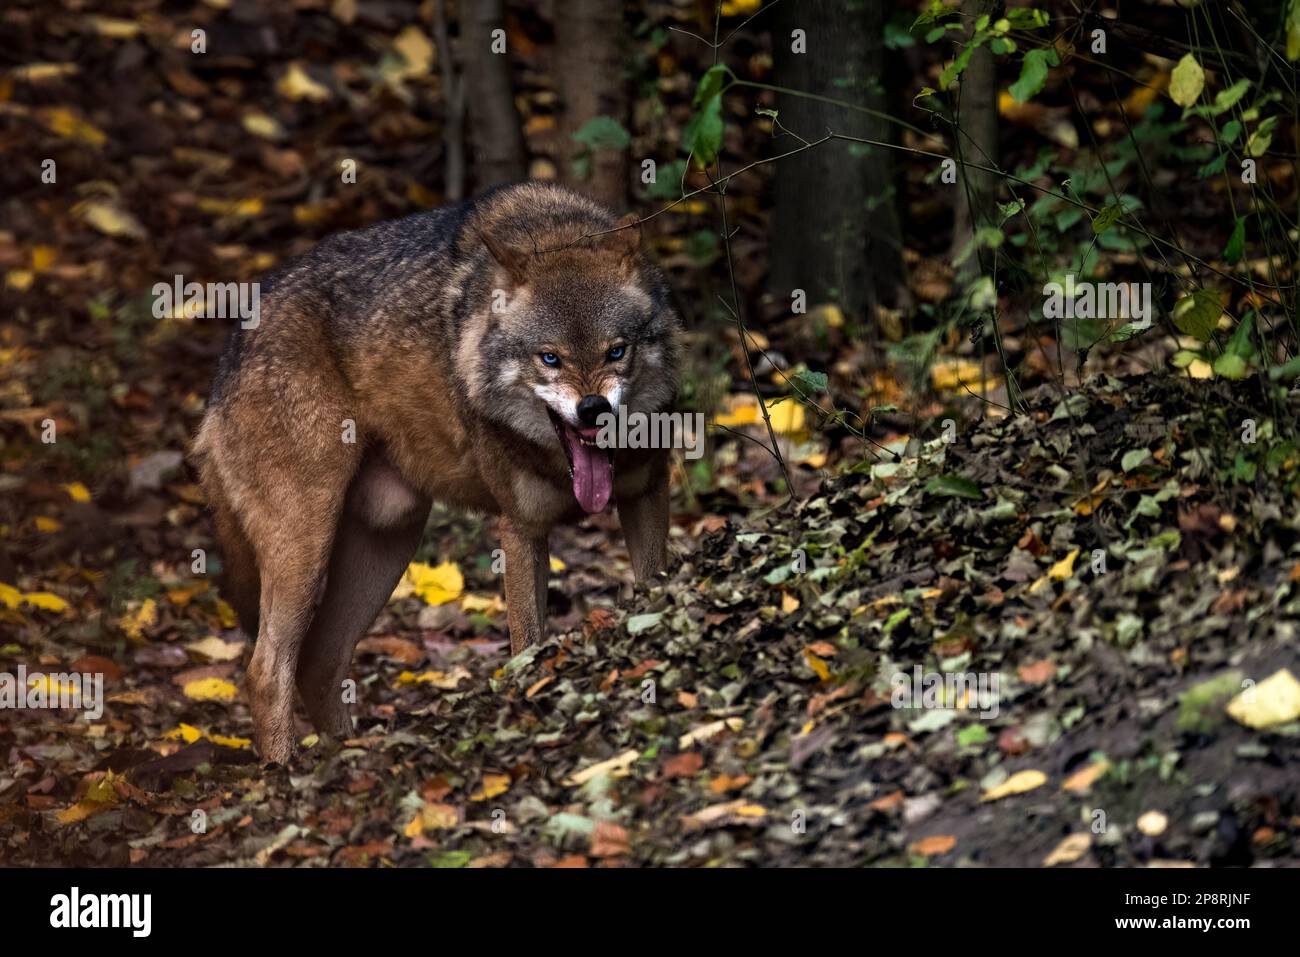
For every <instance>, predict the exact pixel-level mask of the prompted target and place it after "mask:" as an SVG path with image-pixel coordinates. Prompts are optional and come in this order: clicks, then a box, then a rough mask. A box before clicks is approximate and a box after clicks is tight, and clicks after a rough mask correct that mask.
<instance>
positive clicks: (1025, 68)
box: [1011, 49, 1061, 103]
mask: <svg viewBox="0 0 1300 957" xmlns="http://www.w3.org/2000/svg"><path fill="white" fill-rule="evenodd" d="M1060 62H1061V61H1060V58H1059V57H1057V55H1056V51H1055V50H1050V49H1047V50H1030V51H1029V52H1028V53H1026V54H1025V59H1024V61H1023V62H1022V63H1021V64H1020V79H1018V80H1016V82H1015V83H1012V84H1011V96H1012V98H1013V99H1014V100H1015V101H1016V102H1017V103H1028V102H1029V101H1030V100H1031V99H1033V97H1034V96H1035V95H1037V94H1038V93H1039V92H1040V91H1041V90H1042V89H1043V85H1044V84H1045V83H1046V82H1047V68H1048V67H1049V66H1059V65H1060Z"/></svg>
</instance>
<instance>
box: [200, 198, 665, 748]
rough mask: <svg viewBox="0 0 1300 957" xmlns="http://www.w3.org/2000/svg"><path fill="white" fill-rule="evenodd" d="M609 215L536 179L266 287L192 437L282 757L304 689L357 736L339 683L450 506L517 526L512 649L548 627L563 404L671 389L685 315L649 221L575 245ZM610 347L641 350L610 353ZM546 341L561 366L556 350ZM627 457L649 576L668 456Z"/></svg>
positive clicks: (328, 253) (563, 497)
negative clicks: (549, 355)
mask: <svg viewBox="0 0 1300 957" xmlns="http://www.w3.org/2000/svg"><path fill="white" fill-rule="evenodd" d="M615 226H616V224H615V223H614V222H613V218H612V216H610V215H609V214H608V213H607V212H605V211H604V210H601V209H600V208H599V207H596V206H595V205H594V204H591V203H590V202H589V201H587V200H585V199H582V198H581V197H578V196H577V195H576V194H572V193H568V192H566V191H563V190H560V189H558V188H556V187H551V186H545V185H537V184H522V185H520V186H515V187H508V188H505V189H502V190H498V191H496V192H495V193H493V194H489V195H488V196H486V197H484V198H482V199H480V200H478V201H475V202H471V203H469V204H465V205H463V206H462V207H456V208H452V209H450V210H445V211H437V212H436V213H434V214H425V217H424V218H421V217H413V218H411V219H408V220H402V221H399V222H397V223H389V224H382V225H381V226H379V227H374V228H373V229H372V230H366V231H363V232H361V233H354V234H344V235H343V236H342V237H337V238H336V239H334V240H331V241H327V242H326V243H324V244H322V246H321V247H318V250H317V251H316V252H314V253H313V254H311V255H309V256H308V257H306V258H305V259H304V260H302V261H300V262H299V263H296V264H294V265H291V266H290V267H289V268H288V269H287V270H286V271H285V272H284V273H283V274H281V275H280V276H278V277H276V278H275V279H274V280H273V281H272V282H271V283H270V284H269V285H270V287H271V288H270V291H269V292H268V293H266V294H265V295H264V297H263V302H262V311H261V320H260V325H259V326H258V327H257V328H256V329H253V330H249V331H247V332H242V333H240V334H239V335H238V336H237V338H236V341H234V342H232V345H231V347H230V349H229V351H228V354H227V356H226V358H225V360H224V362H223V367H222V370H221V372H220V374H219V377H218V382H217V386H216V388H215V389H214V395H213V400H212V402H211V404H210V406H209V410H208V413H207V415H206V417H205V419H204V422H203V424H202V426H201V428H200V431H199V434H198V437H197V439H196V441H195V445H194V455H195V459H196V462H197V464H198V466H199V469H200V474H201V478H202V482H203V486H204V488H205V489H206V490H207V493H208V496H209V501H210V502H211V505H212V509H213V512H214V516H215V523H216V529H217V534H218V537H219V538H220V541H221V545H222V549H223V553H224V563H225V569H226V572H225V580H224V582H223V592H224V594H225V595H226V596H227V598H228V600H229V601H230V602H231V604H232V605H233V606H234V608H235V609H236V611H237V613H238V614H239V617H240V620H241V622H242V624H243V625H244V627H245V628H246V629H247V630H249V631H250V633H255V634H256V635H257V643H256V646H255V650H254V654H253V658H252V662H251V663H250V666H249V669H248V676H247V685H248V693H249V700H250V703H251V705H252V709H253V716H254V721H255V725H256V736H257V743H258V748H259V750H260V752H261V754H262V755H263V757H264V758H266V759H268V760H274V761H281V762H283V761H286V760H287V759H288V758H289V757H290V755H291V754H292V752H293V749H294V741H295V734H294V725H293V713H292V708H293V695H294V691H295V689H296V690H297V691H298V692H299V693H300V694H301V696H302V699H303V702H304V704H305V706H306V708H307V712H308V715H309V717H310V718H311V720H312V722H313V723H314V724H315V726H316V727H317V729H318V730H320V731H323V732H328V733H332V734H336V735H347V734H350V733H351V731H352V722H351V716H350V714H349V711H348V708H347V705H346V704H344V703H343V700H342V691H341V683H342V681H343V679H344V678H345V677H346V675H347V671H348V666H349V663H350V661H351V658H352V653H353V649H354V646H355V644H356V641H357V640H358V639H359V638H361V637H362V635H364V633H365V631H366V630H367V629H368V628H369V626H370V624H371V622H372V621H373V619H374V617H375V616H376V615H377V614H378V612H379V611H380V610H381V609H382V607H383V605H384V603H385V602H386V601H387V599H388V597H389V595H390V594H391V593H392V590H393V588H394V587H395V585H396V584H397V582H398V580H399V578H400V576H401V574H402V572H403V571H404V569H405V568H406V566H407V564H408V562H409V561H410V558H411V556H412V554H413V552H414V551H415V549H416V547H417V546H418V543H419V538H420V532H421V530H422V528H423V525H424V521H425V519H426V517H427V515H428V512H429V506H430V503H431V502H432V501H435V500H436V501H440V502H444V503H447V504H450V505H454V506H458V507H461V508H464V509H470V510H474V511H478V512H483V513H487V514H493V515H499V516H501V522H500V531H501V541H502V546H503V550H504V552H505V556H506V566H505V577H506V581H505V591H506V600H507V617H508V623H509V627H510V637H511V650H512V652H514V653H518V652H519V651H521V650H523V649H524V648H525V647H527V646H528V645H530V644H532V643H534V642H537V641H539V640H541V638H542V635H543V631H544V625H545V615H546V595H545V589H546V576H547V569H548V561H549V559H548V551H547V542H546V539H547V535H548V533H549V531H550V529H551V528H552V527H553V526H554V525H555V524H557V523H559V522H563V521H569V520H572V519H574V518H577V517H579V516H580V515H581V514H582V511H581V509H580V508H579V507H578V504H577V502H576V501H575V499H574V491H573V489H572V488H571V487H570V479H569V476H568V468H569V466H568V463H567V461H566V457H565V451H564V449H563V447H562V445H561V443H560V441H559V440H558V439H557V438H556V436H555V435H554V434H553V433H552V432H550V429H549V426H547V427H546V428H543V424H544V423H546V422H547V413H546V408H547V406H548V405H550V406H551V407H558V408H560V409H561V410H564V409H568V408H569V405H570V404H571V403H573V402H576V401H577V400H578V399H580V398H581V397H582V396H584V395H590V394H593V393H597V392H599V393H600V394H602V395H604V394H607V393H608V392H611V391H612V390H615V389H616V388H617V390H619V391H618V393H617V394H618V395H620V396H621V397H622V399H621V400H622V401H623V402H624V403H625V404H626V405H628V407H629V408H636V409H639V410H642V411H657V410H659V409H662V408H664V407H666V406H667V405H668V403H670V402H671V399H672V392H673V382H674V381H675V359H676V349H677V345H676V328H677V324H676V319H675V317H674V316H673V315H672V313H671V310H670V309H669V307H668V306H667V304H666V298H665V287H664V285H663V282H662V278H661V277H660V276H659V275H658V273H657V271H656V270H654V268H653V267H652V266H651V265H650V264H649V263H648V262H647V261H646V260H645V259H644V257H643V256H642V255H641V254H640V250H639V248H638V243H637V239H638V234H637V231H636V229H635V228H631V229H621V230H618V231H615V232H609V233H607V235H605V236H598V237H595V238H594V239H582V238H581V237H583V236H584V235H585V234H588V233H592V232H601V231H603V230H609V229H614V228H615ZM498 291H500V293H498ZM501 294H504V296H505V299H506V301H507V307H506V308H505V309H504V310H503V311H501V312H499V313H497V312H494V311H493V310H492V308H491V305H492V303H493V302H494V301H496V302H498V304H499V302H500V300H501V298H502V295H501ZM615 340H617V341H619V342H624V341H625V342H627V343H628V344H629V349H630V350H631V352H632V354H631V355H630V356H629V357H628V359H627V360H626V362H623V363H611V362H610V361H609V360H608V358H607V356H606V353H607V352H608V349H609V348H610V345H611V343H613V342H614V341H615ZM547 349H549V350H556V351H557V352H558V351H562V352H563V355H564V362H563V367H562V368H561V369H558V370H552V369H549V368H547V367H546V366H545V365H544V364H543V363H542V362H540V360H538V358H537V356H538V352H539V350H547ZM539 390H540V391H539ZM542 395H544V396H545V397H546V398H545V399H543V398H542V397H541V396H542ZM345 419H350V420H353V421H354V422H355V427H356V442H355V444H348V443H345V442H344V441H342V433H343V428H344V426H343V421H344V420H345ZM613 454H614V459H613V461H614V463H615V465H614V488H613V494H614V501H615V503H616V504H617V507H618V510H619V513H620V516H621V518H622V523H623V527H624V530H625V533H626V537H627V543H628V548H629V550H630V552H631V554H632V564H633V569H634V571H635V573H636V575H637V577H638V579H644V578H646V577H648V576H651V575H653V574H655V573H656V572H658V571H660V570H662V569H663V567H664V564H665V560H666V541H667V529H668V472H667V453H666V452H664V451H662V450H623V449H620V450H617V451H616V452H615V453H613Z"/></svg>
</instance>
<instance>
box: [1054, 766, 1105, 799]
mask: <svg viewBox="0 0 1300 957" xmlns="http://www.w3.org/2000/svg"><path fill="white" fill-rule="evenodd" d="M1109 770H1110V762H1109V761H1094V762H1093V763H1092V764H1089V765H1087V766H1085V767H1083V768H1080V769H1079V770H1078V771H1075V772H1074V773H1073V774H1071V775H1070V776H1069V777H1068V778H1066V779H1065V783H1064V784H1062V785H1061V790H1063V791H1073V792H1075V793H1076V794H1077V793H1081V792H1083V791H1086V790H1088V788H1090V787H1092V785H1093V784H1094V783H1095V782H1096V780H1097V779H1098V778H1100V777H1101V776H1102V775H1103V774H1105V773H1106V772H1107V771H1109Z"/></svg>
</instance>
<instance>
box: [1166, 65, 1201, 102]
mask: <svg viewBox="0 0 1300 957" xmlns="http://www.w3.org/2000/svg"><path fill="white" fill-rule="evenodd" d="M1204 87H1205V71H1204V70H1202V69H1201V65H1200V64H1199V63H1197V62H1196V57H1194V56H1193V55H1192V54H1190V53H1186V54H1184V55H1183V58H1182V59H1181V60H1179V61H1178V66H1176V67H1174V72H1173V74H1172V75H1171V76H1170V77H1169V96H1170V97H1171V98H1172V99H1173V101H1174V102H1175V103H1177V104H1178V105H1179V106H1182V107H1188V106H1191V105H1192V104H1193V103H1195V102H1196V99H1197V97H1199V96H1200V95H1201V90H1202V89H1204Z"/></svg>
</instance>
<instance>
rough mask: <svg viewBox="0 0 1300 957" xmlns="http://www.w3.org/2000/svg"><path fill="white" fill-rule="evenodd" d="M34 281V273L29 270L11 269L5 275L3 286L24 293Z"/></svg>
mask: <svg viewBox="0 0 1300 957" xmlns="http://www.w3.org/2000/svg"><path fill="white" fill-rule="evenodd" d="M35 281H36V273H34V272H32V271H31V270H30V269H11V270H9V272H7V273H6V274H5V285H6V286H8V287H9V288H10V289H14V290H16V291H18V292H26V291H27V290H28V289H30V288H32V283H33V282H35Z"/></svg>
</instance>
